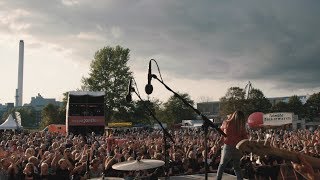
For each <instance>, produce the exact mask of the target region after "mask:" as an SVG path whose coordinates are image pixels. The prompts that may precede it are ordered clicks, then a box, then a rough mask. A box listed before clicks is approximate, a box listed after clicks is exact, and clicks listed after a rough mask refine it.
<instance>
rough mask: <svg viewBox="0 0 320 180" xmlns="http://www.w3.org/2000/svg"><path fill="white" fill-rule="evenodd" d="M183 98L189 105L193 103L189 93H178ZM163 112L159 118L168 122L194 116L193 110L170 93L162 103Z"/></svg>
mask: <svg viewBox="0 0 320 180" xmlns="http://www.w3.org/2000/svg"><path fill="white" fill-rule="evenodd" d="M178 94H179V95H180V96H181V97H182V98H183V99H185V100H186V101H187V102H188V103H189V104H190V105H192V106H193V105H194V101H193V100H191V97H190V95H189V94H186V93H178ZM163 108H164V109H163V114H161V116H160V117H161V118H162V119H163V120H164V121H165V122H167V123H169V124H173V123H181V121H182V120H184V119H193V118H194V117H195V113H194V111H193V110H192V109H191V108H190V107H188V106H187V105H186V104H184V103H183V102H182V101H181V100H180V99H179V98H178V97H176V96H175V95H172V96H171V97H170V98H169V99H168V101H167V102H165V103H164V104H163Z"/></svg>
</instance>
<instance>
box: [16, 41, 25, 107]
mask: <svg viewBox="0 0 320 180" xmlns="http://www.w3.org/2000/svg"><path fill="white" fill-rule="evenodd" d="M23 57H24V42H23V40H20V42H19V67H18V89H16V107H19V106H22V92H23Z"/></svg>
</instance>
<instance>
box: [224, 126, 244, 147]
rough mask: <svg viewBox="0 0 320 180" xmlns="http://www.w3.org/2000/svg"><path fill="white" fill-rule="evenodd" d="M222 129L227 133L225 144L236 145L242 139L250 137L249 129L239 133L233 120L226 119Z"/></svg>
mask: <svg viewBox="0 0 320 180" xmlns="http://www.w3.org/2000/svg"><path fill="white" fill-rule="evenodd" d="M221 130H222V131H223V132H224V133H226V135H227V137H224V144H227V145H231V146H236V145H237V144H238V142H240V141H241V140H243V139H248V133H247V131H246V130H245V129H244V130H243V131H242V132H240V133H237V132H236V127H235V125H234V123H232V122H231V121H224V122H223V123H222V126H221Z"/></svg>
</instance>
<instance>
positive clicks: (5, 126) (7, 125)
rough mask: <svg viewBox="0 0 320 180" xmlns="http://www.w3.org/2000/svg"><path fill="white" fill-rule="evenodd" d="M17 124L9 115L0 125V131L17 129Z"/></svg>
mask: <svg viewBox="0 0 320 180" xmlns="http://www.w3.org/2000/svg"><path fill="white" fill-rule="evenodd" d="M19 128H20V127H19V126H18V123H17V121H16V120H15V119H13V117H12V115H11V114H10V115H9V116H8V118H7V120H6V121H4V122H3V123H2V124H1V125H0V129H19Z"/></svg>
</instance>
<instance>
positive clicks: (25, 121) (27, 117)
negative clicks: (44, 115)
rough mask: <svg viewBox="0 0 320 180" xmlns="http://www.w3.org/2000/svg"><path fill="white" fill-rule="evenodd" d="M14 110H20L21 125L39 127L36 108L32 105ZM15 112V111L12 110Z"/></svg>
mask: <svg viewBox="0 0 320 180" xmlns="http://www.w3.org/2000/svg"><path fill="white" fill-rule="evenodd" d="M14 111H18V112H19V113H20V116H21V125H22V126H23V127H38V125H39V124H38V123H39V122H37V120H36V113H37V112H36V110H35V109H34V108H33V107H31V106H27V107H19V108H17V109H15V110H14ZM12 113H13V112H12Z"/></svg>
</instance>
